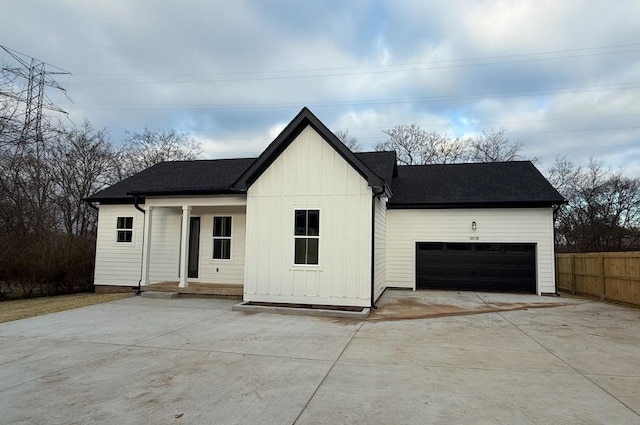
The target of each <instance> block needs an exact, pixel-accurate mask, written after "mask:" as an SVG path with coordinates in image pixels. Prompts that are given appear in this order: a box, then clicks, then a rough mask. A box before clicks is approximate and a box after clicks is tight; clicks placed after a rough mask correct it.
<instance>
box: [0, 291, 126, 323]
mask: <svg viewBox="0 0 640 425" xmlns="http://www.w3.org/2000/svg"><path fill="white" fill-rule="evenodd" d="M131 296H133V295H132V294H130V293H127V294H121V293H120V294H73V295H58V296H55V297H40V298H30V299H27V300H11V301H2V302H0V323H4V322H11V321H12V320H19V319H26V318H27V317H34V316H41V315H43V314H49V313H55V312H57V311H64V310H70V309H72V308H78V307H85V306H88V305H93V304H100V303H106V302H109V301H115V300H121V299H123V298H128V297H131Z"/></svg>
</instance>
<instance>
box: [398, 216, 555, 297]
mask: <svg viewBox="0 0 640 425" xmlns="http://www.w3.org/2000/svg"><path fill="white" fill-rule="evenodd" d="M473 221H475V222H476V224H477V230H475V231H473V230H472V229H471V223H472V222H473ZM475 237H477V238H478V239H477V240H476V239H472V238H475ZM416 242H465V243H489V242H492V243H535V244H536V262H537V265H536V280H537V293H538V294H542V293H555V292H556V288H555V263H554V246H553V211H552V209H551V208H504V209H502V208H487V209H407V210H396V209H392V210H388V211H387V287H400V288H413V289H415V281H416V279H415V258H416Z"/></svg>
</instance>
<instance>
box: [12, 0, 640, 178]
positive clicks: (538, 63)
mask: <svg viewBox="0 0 640 425" xmlns="http://www.w3.org/2000/svg"><path fill="white" fill-rule="evenodd" d="M3 12H6V13H2V14H1V15H0V26H1V27H2V28H3V32H4V39H3V41H2V44H3V45H6V46H8V47H11V48H14V49H17V50H20V51H22V52H25V53H27V54H29V55H32V56H34V57H37V58H39V59H42V60H45V61H46V62H48V63H51V64H53V65H56V66H59V67H61V68H64V69H67V70H69V71H71V72H72V73H73V75H72V76H71V78H69V79H66V78H65V79H64V80H63V81H61V82H62V83H64V84H65V86H66V88H67V90H68V93H69V96H70V97H71V98H72V99H73V103H69V102H66V101H65V99H64V98H55V99H54V100H55V101H56V102H60V106H62V107H63V108H64V109H67V110H68V111H69V112H70V116H71V118H72V120H73V121H74V122H76V123H81V122H82V121H83V120H84V119H88V120H90V121H91V122H92V123H93V124H94V126H96V127H99V128H100V127H106V128H107V129H108V131H109V134H110V136H111V138H112V139H113V141H114V142H115V143H119V142H120V140H122V139H123V137H124V135H125V131H127V130H129V131H139V130H141V129H143V128H145V127H148V128H150V129H154V130H159V129H165V128H176V129H178V130H180V131H182V132H186V133H188V134H190V135H192V136H193V137H195V138H197V139H198V140H201V141H202V143H203V146H204V150H205V153H206V155H207V156H208V157H232V156H255V155H257V154H259V153H260V151H261V150H262V149H263V148H264V147H266V146H267V144H268V143H269V142H270V141H271V140H272V139H273V137H275V134H274V131H275V130H274V129H277V128H281V127H282V126H283V125H285V124H286V123H287V122H288V121H289V120H290V119H291V118H293V116H295V114H296V113H297V112H298V111H299V110H300V108H302V106H305V105H306V106H309V107H311V109H312V110H313V111H314V113H316V114H317V115H318V116H319V118H320V119H321V120H323V121H324V122H325V123H326V124H327V125H328V126H329V127H330V128H332V129H334V130H336V129H349V130H350V133H351V134H352V135H354V136H355V137H356V138H358V139H359V141H360V143H361V145H362V146H363V148H364V149H367V148H371V147H373V146H374V145H375V144H376V143H377V142H380V141H382V140H383V139H384V134H383V133H382V130H383V129H384V128H389V127H393V126H395V125H398V124H408V123H416V124H419V125H421V126H422V127H423V128H425V129H427V130H429V131H439V132H446V133H448V134H450V135H453V136H459V135H464V134H473V133H480V132H482V130H484V129H490V128H496V129H497V128H504V129H505V131H506V134H507V136H508V137H511V138H514V139H518V140H520V141H521V142H522V143H523V146H524V149H525V153H527V154H529V155H532V156H539V157H541V158H542V159H543V162H544V164H546V163H548V162H549V161H552V160H553V158H554V157H555V156H558V155H559V156H566V157H567V158H569V159H570V160H573V161H575V162H578V163H585V162H586V161H587V160H588V158H589V157H590V156H596V157H600V158H602V159H604V160H605V161H606V162H607V163H608V165H610V166H611V167H614V168H616V167H621V166H624V167H625V170H626V172H628V173H632V174H633V175H635V176H640V165H639V164H640V152H638V148H636V146H637V145H640V128H638V127H640V126H638V125H637V124H636V122H637V121H638V117H640V109H639V108H640V106H638V105H640V80H639V79H638V77H637V76H638V75H640V44H638V43H634V42H633V41H634V40H639V39H640V26H638V25H637V20H636V17H637V16H640V3H638V2H636V1H627V0H621V1H617V2H615V3H611V2H582V1H563V2H557V1H506V0H482V1H477V2H471V3H470V2H468V1H449V2H446V3H443V2H424V1H421V0H402V1H397V2H374V1H365V0H361V1H355V2H343V1H337V0H332V1H327V2H312V3H308V2H305V3H304V4H302V3H300V2H296V1H292V0H291V1H279V2H275V1H274V2H268V1H267V2H263V1H234V2H218V1H213V2H212V1H208V0H206V1H205V0H192V1H189V2H162V3H159V2H155V1H151V0H139V1H136V2H130V1H125V0H109V1H107V0H94V1H91V2H76V1H72V0H66V1H59V2H48V1H44V0H30V1H18V0H8V1H5V2H4V3H3ZM2 60H3V63H6V62H7V57H6V55H5V56H3V57H2ZM544 164H543V165H544Z"/></svg>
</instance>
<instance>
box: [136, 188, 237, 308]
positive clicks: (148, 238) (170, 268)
mask: <svg viewBox="0 0 640 425" xmlns="http://www.w3.org/2000/svg"><path fill="white" fill-rule="evenodd" d="M245 203H246V201H245V199H244V197H242V196H207V197H187V198H173V199H167V198H155V197H147V199H146V203H145V209H146V214H145V221H144V237H143V241H144V242H143V249H142V286H143V287H145V291H156V292H162V291H164V292H174V293H181V294H205V295H223V296H237V295H242V288H243V283H244V246H245V222H246V218H245V217H246V207H245V205H244V204H245ZM215 223H217V224H215ZM151 288H152V289H151ZM162 288H164V289H162Z"/></svg>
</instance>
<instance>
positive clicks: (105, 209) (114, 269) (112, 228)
mask: <svg viewBox="0 0 640 425" xmlns="http://www.w3.org/2000/svg"><path fill="white" fill-rule="evenodd" d="M118 217H133V235H132V243H118V242H116V222H117V219H118ZM143 229H144V215H143V214H142V213H141V212H140V211H138V210H136V209H135V208H134V206H133V205H100V213H99V214H98V231H97V235H96V267H95V276H94V284H95V285H115V286H137V285H138V281H139V280H140V265H141V261H142V232H143Z"/></svg>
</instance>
